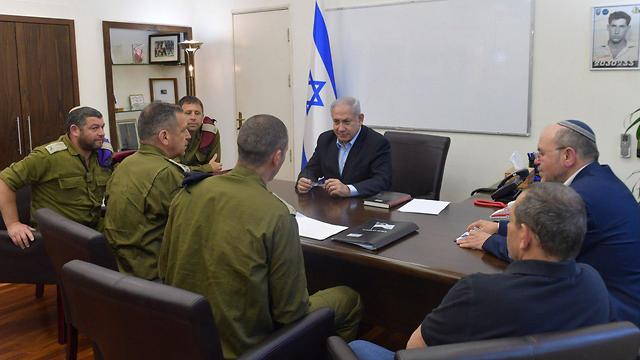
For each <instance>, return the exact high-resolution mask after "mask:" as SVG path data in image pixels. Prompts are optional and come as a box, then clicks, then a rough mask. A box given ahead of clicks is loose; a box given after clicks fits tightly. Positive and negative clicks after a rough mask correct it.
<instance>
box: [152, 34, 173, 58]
mask: <svg viewBox="0 0 640 360" xmlns="http://www.w3.org/2000/svg"><path fill="white" fill-rule="evenodd" d="M179 42H180V34H160V35H149V63H150V64H177V63H178V61H179V59H180V49H179V48H178V43H179Z"/></svg>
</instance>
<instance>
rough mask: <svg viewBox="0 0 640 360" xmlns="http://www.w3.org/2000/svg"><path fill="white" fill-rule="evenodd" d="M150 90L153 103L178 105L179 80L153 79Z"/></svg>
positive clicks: (150, 81)
mask: <svg viewBox="0 0 640 360" xmlns="http://www.w3.org/2000/svg"><path fill="white" fill-rule="evenodd" d="M149 90H150V94H151V102H154V101H161V102H166V103H170V104H177V103H178V79H176V78H151V79H149Z"/></svg>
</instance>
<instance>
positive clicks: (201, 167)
mask: <svg viewBox="0 0 640 360" xmlns="http://www.w3.org/2000/svg"><path fill="white" fill-rule="evenodd" d="M202 131H203V130H202V127H200V128H199V129H198V130H197V131H196V132H195V133H193V135H191V139H190V140H189V145H187V150H185V152H184V155H182V156H181V157H180V158H179V160H180V162H181V163H182V164H184V165H187V166H189V169H191V171H198V172H213V168H212V167H211V165H209V161H210V160H211V159H212V158H213V155H215V154H218V158H217V160H216V161H217V162H220V156H222V154H220V134H219V133H217V129H216V138H215V140H214V141H213V142H212V143H211V145H209V147H208V148H207V151H208V152H207V153H206V154H205V153H203V152H202V151H200V149H199V147H200V141H201V140H202Z"/></svg>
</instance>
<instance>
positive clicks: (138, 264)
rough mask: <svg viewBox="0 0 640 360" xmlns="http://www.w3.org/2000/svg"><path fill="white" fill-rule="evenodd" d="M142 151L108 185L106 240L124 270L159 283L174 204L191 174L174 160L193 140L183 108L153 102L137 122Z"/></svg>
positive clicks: (124, 164) (120, 168)
mask: <svg viewBox="0 0 640 360" xmlns="http://www.w3.org/2000/svg"><path fill="white" fill-rule="evenodd" d="M138 133H139V136H140V142H141V144H142V145H141V146H140V149H139V150H138V151H137V152H136V153H135V154H133V155H131V156H129V157H127V158H126V159H124V160H123V161H122V163H120V165H118V167H116V169H115V170H114V172H113V176H112V177H111V179H110V180H109V183H108V184H107V197H106V205H107V213H106V215H105V235H106V237H107V240H108V241H109V244H111V248H112V249H113V252H114V254H115V255H116V261H117V263H118V267H119V269H120V271H122V272H126V273H129V274H133V275H135V276H137V277H140V278H143V279H148V280H154V279H157V278H158V267H157V263H158V253H159V251H160V243H161V242H162V234H163V232H164V227H165V224H166V221H167V215H168V212H169V204H171V199H172V198H173V196H174V195H175V194H176V192H177V191H178V188H179V187H180V184H181V182H182V179H183V174H184V173H185V172H188V171H189V169H188V168H187V167H186V166H184V165H182V164H179V163H178V162H176V161H173V160H172V159H173V158H175V157H177V156H180V155H182V154H183V153H184V149H185V148H186V146H187V141H188V140H189V131H188V130H187V120H186V118H185V116H184V114H183V112H182V109H180V107H178V106H177V105H172V104H167V103H152V104H150V105H148V106H147V107H146V108H145V109H144V110H143V111H142V113H141V114H140V118H139V119H138Z"/></svg>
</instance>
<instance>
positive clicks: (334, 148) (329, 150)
mask: <svg viewBox="0 0 640 360" xmlns="http://www.w3.org/2000/svg"><path fill="white" fill-rule="evenodd" d="M331 117H332V119H333V130H328V131H325V132H324V133H322V134H320V136H319V137H318V143H317V145H316V149H315V151H314V152H313V156H311V159H309V163H308V164H307V166H306V167H305V168H304V169H303V170H302V171H301V172H300V175H298V182H297V184H296V190H297V191H298V192H299V193H306V192H308V191H309V190H311V189H312V188H313V187H314V186H322V187H323V188H324V189H325V191H327V192H328V193H329V194H330V195H331V196H337V197H351V196H370V195H373V194H376V193H378V192H380V191H383V190H388V189H389V187H390V186H391V146H390V145H389V142H388V141H387V139H385V137H384V136H382V135H380V134H378V133H377V132H375V131H374V130H372V129H370V128H368V127H366V126H364V125H362V123H363V122H364V114H363V113H362V112H361V111H360V102H359V101H358V100H357V99H355V98H352V97H343V98H340V99H338V100H336V101H335V102H334V103H333V104H331Z"/></svg>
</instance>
